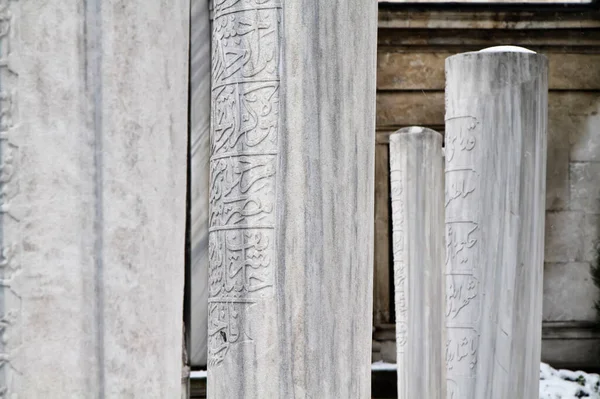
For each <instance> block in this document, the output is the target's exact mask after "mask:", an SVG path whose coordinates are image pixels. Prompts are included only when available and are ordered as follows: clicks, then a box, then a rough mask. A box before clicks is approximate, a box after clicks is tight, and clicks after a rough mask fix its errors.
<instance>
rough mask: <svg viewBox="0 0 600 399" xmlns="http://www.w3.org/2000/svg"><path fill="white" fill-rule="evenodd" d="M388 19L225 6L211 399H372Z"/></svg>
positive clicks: (216, 131)
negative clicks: (380, 41)
mask: <svg viewBox="0 0 600 399" xmlns="http://www.w3.org/2000/svg"><path fill="white" fill-rule="evenodd" d="M376 13H377V4H376V2H374V1H371V0H358V1H355V0H331V1H326V2H325V1H320V2H316V1H313V0H289V1H288V0H285V1H279V0H264V1H255V0H234V1H217V2H215V9H214V21H213V27H214V28H213V49H212V52H213V68H212V75H213V82H212V93H213V98H212V131H211V139H212V140H211V177H210V182H211V191H210V230H209V231H210V233H209V256H210V270H209V273H210V276H209V279H210V280H209V353H208V396H209V398H212V399H217V398H219V399H222V398H293V397H303V398H304V397H312V398H368V397H370V391H371V384H370V374H371V368H370V363H371V334H372V326H371V323H372V322H371V319H372V315H371V312H372V257H373V246H372V244H373V190H374V184H373V180H374V179H373V173H374V133H375V124H374V122H375V55H376V25H377V14H376Z"/></svg>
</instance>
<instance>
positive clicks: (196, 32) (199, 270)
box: [188, 0, 211, 366]
mask: <svg viewBox="0 0 600 399" xmlns="http://www.w3.org/2000/svg"><path fill="white" fill-rule="evenodd" d="M208 3H209V0H192V1H191V4H190V6H191V26H190V41H191V43H190V96H191V102H190V162H191V165H190V171H191V175H190V179H191V182H190V189H191V195H190V198H191V205H190V211H191V212H190V221H191V223H190V227H191V248H190V249H191V267H190V269H191V270H190V272H191V273H190V276H191V278H190V284H191V288H190V292H189V294H191V298H190V309H189V311H190V315H189V316H188V318H189V322H190V326H189V329H190V331H189V341H190V342H189V345H188V347H189V351H190V364H192V365H193V366H206V355H207V342H208V196H209V194H208V188H209V169H210V165H209V159H210V98H211V94H210V67H211V51H210V43H211V29H210V17H209V8H208V7H209V4H208Z"/></svg>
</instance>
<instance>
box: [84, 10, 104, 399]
mask: <svg viewBox="0 0 600 399" xmlns="http://www.w3.org/2000/svg"><path fill="white" fill-rule="evenodd" d="M85 32H86V69H87V70H86V77H87V81H88V86H87V90H88V96H89V101H90V107H91V113H92V129H93V136H94V202H95V204H94V295H95V298H94V301H95V304H94V320H95V323H96V325H95V329H94V330H93V331H94V332H95V337H94V341H95V356H96V367H97V370H96V380H97V387H98V388H97V389H98V390H97V392H98V393H97V397H98V398H99V399H104V397H105V383H106V376H105V374H104V358H105V347H104V259H103V251H104V213H103V206H104V198H103V184H104V176H103V155H102V152H103V145H102V144H103V142H102V139H103V137H102V0H87V1H85Z"/></svg>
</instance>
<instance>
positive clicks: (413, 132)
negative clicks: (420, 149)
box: [390, 126, 443, 142]
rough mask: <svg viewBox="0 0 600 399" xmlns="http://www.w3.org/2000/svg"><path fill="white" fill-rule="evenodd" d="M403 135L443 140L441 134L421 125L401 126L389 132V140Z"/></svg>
mask: <svg viewBox="0 0 600 399" xmlns="http://www.w3.org/2000/svg"><path fill="white" fill-rule="evenodd" d="M403 137H418V138H420V139H427V138H433V139H436V140H440V142H441V141H443V136H442V134H441V133H440V132H437V131H435V130H433V129H429V128H427V127H423V126H409V127H403V128H402V129H399V130H396V131H395V132H394V133H392V134H390V142H392V141H397V140H402V138H403Z"/></svg>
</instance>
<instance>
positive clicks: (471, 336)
mask: <svg viewBox="0 0 600 399" xmlns="http://www.w3.org/2000/svg"><path fill="white" fill-rule="evenodd" d="M454 332H455V334H454V335H453V336H452V337H449V338H448V339H447V340H446V367H447V369H448V372H449V373H451V374H452V375H453V376H473V375H474V374H475V366H476V365H477V351H478V348H479V335H478V334H477V331H475V330H474V329H468V328H463V329H455V330H454ZM456 333H457V334H456Z"/></svg>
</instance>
